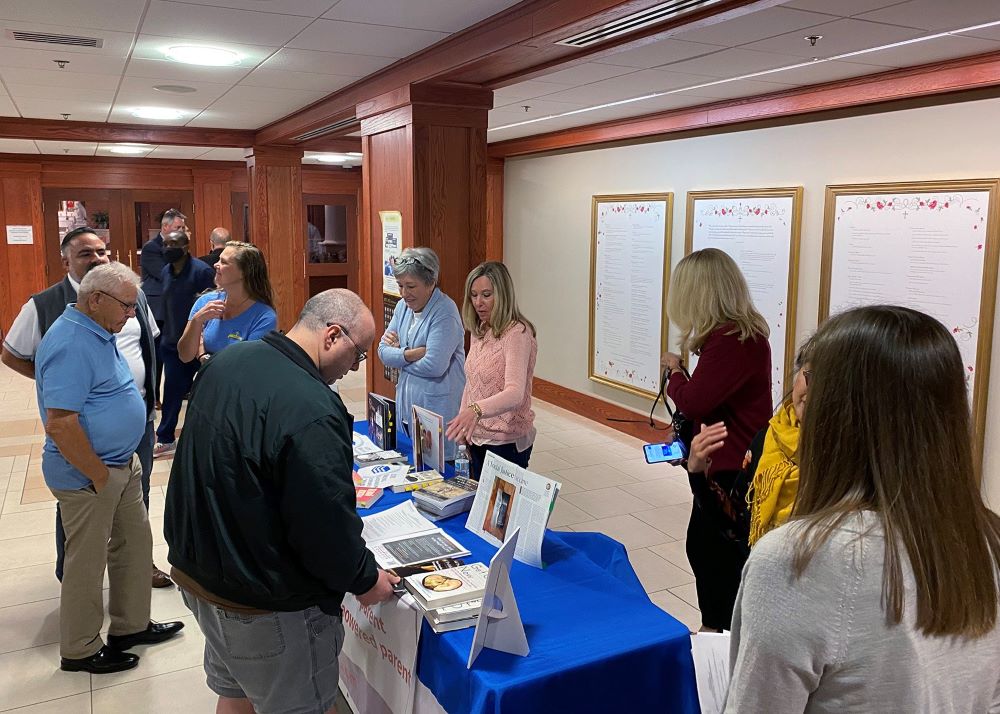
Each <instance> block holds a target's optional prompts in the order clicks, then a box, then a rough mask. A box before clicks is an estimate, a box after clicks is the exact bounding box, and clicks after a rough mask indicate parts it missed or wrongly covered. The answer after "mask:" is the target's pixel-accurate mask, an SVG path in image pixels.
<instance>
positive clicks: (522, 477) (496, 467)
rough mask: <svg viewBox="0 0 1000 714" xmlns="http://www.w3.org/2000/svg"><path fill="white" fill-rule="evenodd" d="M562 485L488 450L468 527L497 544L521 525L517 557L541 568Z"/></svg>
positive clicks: (501, 542)
mask: <svg viewBox="0 0 1000 714" xmlns="http://www.w3.org/2000/svg"><path fill="white" fill-rule="evenodd" d="M560 487H561V486H560V484H559V482H558V481H553V480H552V479H548V478H545V477H544V476H539V475H538V474H536V473H532V472H531V471H528V470H527V469H522V468H521V467H520V466H517V465H516V464H512V463H511V462H509V461H506V460H505V459H502V458H500V457H499V456H497V455H496V454H494V453H493V452H487V454H486V460H485V461H484V462H483V470H482V473H481V474H480V476H479V490H478V491H476V498H475V500H474V501H473V502H472V511H471V512H470V513H469V520H468V522H467V523H466V525H465V527H466V528H467V529H469V530H470V531H472V532H473V533H475V534H476V535H478V536H480V537H481V538H483V539H484V540H486V541H487V542H489V543H492V544H493V545H496V546H498V547H499V546H501V545H503V543H504V541H505V540H506V538H507V534H508V532H511V533H512V532H513V531H514V530H515V529H517V528H519V529H520V531H521V535H520V538H518V541H517V549H516V551H515V553H514V557H515V558H516V559H517V560H520V561H521V562H522V563H527V564H528V565H533V566H535V567H536V568H541V567H542V540H543V539H544V538H545V528H546V526H547V525H548V522H549V515H550V514H551V513H552V508H553V506H555V502H556V497H557V496H558V495H559V489H560Z"/></svg>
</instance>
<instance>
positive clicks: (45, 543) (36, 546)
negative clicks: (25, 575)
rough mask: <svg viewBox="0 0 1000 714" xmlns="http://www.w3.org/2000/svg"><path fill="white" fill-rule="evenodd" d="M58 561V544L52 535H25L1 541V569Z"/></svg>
mask: <svg viewBox="0 0 1000 714" xmlns="http://www.w3.org/2000/svg"><path fill="white" fill-rule="evenodd" d="M55 562H56V544H55V539H54V538H53V536H51V535H36V536H25V537H24V538H13V539H11V540H4V541H0V570H10V569H11V568H23V567H25V566H27V565H39V564H41V563H55Z"/></svg>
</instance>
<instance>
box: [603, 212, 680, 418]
mask: <svg viewBox="0 0 1000 714" xmlns="http://www.w3.org/2000/svg"><path fill="white" fill-rule="evenodd" d="M673 203H674V195H673V194H672V193H641V194H629V195H616V196H594V197H593V201H592V215H591V239H590V359H589V367H590V368H589V372H590V374H589V376H590V379H592V380H594V381H595V382H600V383H601V384H606V385H609V386H612V387H616V388H618V389H622V390H625V391H627V392H631V393H633V394H637V395H640V396H644V397H649V398H651V399H652V398H655V397H656V395H657V394H658V393H659V389H660V354H661V353H662V352H663V351H664V350H665V349H666V346H667V317H666V309H665V305H666V300H667V286H668V283H669V277H670V225H671V219H672V216H673Z"/></svg>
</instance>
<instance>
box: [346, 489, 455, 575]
mask: <svg viewBox="0 0 1000 714" xmlns="http://www.w3.org/2000/svg"><path fill="white" fill-rule="evenodd" d="M361 520H362V522H363V523H364V529H363V530H362V531H361V537H362V538H364V539H365V543H367V544H368V548H369V550H371V552H372V553H373V554H374V555H375V560H376V562H377V563H378V564H379V566H381V567H382V568H385V569H389V568H397V567H400V566H404V565H415V564H417V563H424V562H426V561H428V560H438V559H440V558H464V557H465V556H467V555H469V554H470V553H469V551H468V550H466V549H465V547H464V546H463V545H462V544H461V543H459V542H458V541H457V540H455V539H454V538H452V537H451V536H450V535H448V534H447V533H445V532H444V531H443V530H441V529H440V528H438V527H437V526H435V525H434V524H433V523H431V522H430V521H429V520H427V519H426V518H424V517H423V516H421V515H420V514H419V513H417V508H416V506H414V505H413V501H412V500H410V501H405V502H404V503H401V504H399V505H398V506H395V507H393V508H389V509H387V510H385V511H382V512H381V513H376V514H374V515H371V516H365V517H363V518H362V519H361Z"/></svg>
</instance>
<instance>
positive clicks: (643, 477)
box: [615, 458, 687, 481]
mask: <svg viewBox="0 0 1000 714" xmlns="http://www.w3.org/2000/svg"><path fill="white" fill-rule="evenodd" d="M615 467H616V468H618V469H620V470H621V471H624V472H625V473H627V474H628V475H629V476H632V477H633V478H635V479H636V480H638V481H660V480H663V479H671V478H672V479H677V478H679V477H683V479H684V480H685V481H687V475H686V472H685V471H684V469H682V468H680V467H674V466H671V465H670V464H647V463H646V459H644V458H638V459H622V460H621V461H618V462H616V463H615Z"/></svg>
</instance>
